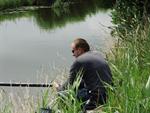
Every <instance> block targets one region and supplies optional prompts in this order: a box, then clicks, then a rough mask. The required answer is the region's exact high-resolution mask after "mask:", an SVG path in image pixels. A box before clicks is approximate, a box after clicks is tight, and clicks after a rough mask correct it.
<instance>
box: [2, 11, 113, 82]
mask: <svg viewBox="0 0 150 113" xmlns="http://www.w3.org/2000/svg"><path fill="white" fill-rule="evenodd" d="M110 15H111V13H110V11H109V10H108V11H106V10H101V9H98V8H97V9H93V10H92V11H86V10H83V11H82V10H81V11H76V10H73V9H70V10H66V9H65V10H64V11H58V10H51V9H48V8H47V9H44V8H43V9H36V10H28V11H17V12H13V13H10V14H3V15H0V82H10V81H12V82H34V83H36V82H44V79H45V78H46V77H48V78H49V81H51V80H53V79H55V78H56V76H61V75H62V74H61V73H62V71H63V72H66V73H67V72H68V70H69V67H70V65H71V64H72V62H73V60H74V58H73V56H72V53H71V49H70V43H71V42H72V41H73V40H74V39H75V38H78V37H81V38H85V39H86V40H87V41H88V42H89V44H90V45H91V46H92V48H93V49H99V50H101V51H103V52H107V51H108V50H110V48H111V47H112V44H113V42H112V40H113V38H112V37H111V36H110V30H109V29H108V28H107V27H108V26H112V23H111V17H110ZM41 78H42V79H41Z"/></svg>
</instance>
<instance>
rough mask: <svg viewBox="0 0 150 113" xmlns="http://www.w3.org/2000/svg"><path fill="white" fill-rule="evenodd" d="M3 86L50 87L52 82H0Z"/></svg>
mask: <svg viewBox="0 0 150 113" xmlns="http://www.w3.org/2000/svg"><path fill="white" fill-rule="evenodd" d="M0 86H3V87H52V86H53V85H52V84H35V83H4V82H0Z"/></svg>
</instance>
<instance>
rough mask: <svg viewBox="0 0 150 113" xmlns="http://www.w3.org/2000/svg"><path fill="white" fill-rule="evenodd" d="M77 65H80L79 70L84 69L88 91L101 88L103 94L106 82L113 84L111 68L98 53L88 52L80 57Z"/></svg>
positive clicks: (84, 80)
mask: <svg viewBox="0 0 150 113" xmlns="http://www.w3.org/2000/svg"><path fill="white" fill-rule="evenodd" d="M75 63H77V64H78V66H79V67H78V69H80V68H83V69H84V74H83V82H84V85H85V88H87V89H88V90H94V89H96V88H100V90H101V91H102V92H103V91H105V88H104V87H103V86H104V85H103V84H104V82H106V83H108V84H110V83H111V81H112V75H111V72H110V68H109V66H108V65H107V63H106V61H105V59H104V58H103V57H102V56H101V55H100V54H99V53H98V52H93V51H89V52H86V53H84V54H82V55H81V56H79V57H78V58H77V59H76V61H75ZM76 66H77V65H76Z"/></svg>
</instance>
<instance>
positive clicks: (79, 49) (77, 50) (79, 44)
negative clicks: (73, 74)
mask: <svg viewBox="0 0 150 113" xmlns="http://www.w3.org/2000/svg"><path fill="white" fill-rule="evenodd" d="M71 48H72V53H73V56H75V57H76V58H77V57H78V56H80V55H81V54H83V53H85V52H87V51H89V50H90V46H89V44H88V43H87V42H86V40H84V39H82V38H78V39H76V40H74V41H73V42H72V44H71Z"/></svg>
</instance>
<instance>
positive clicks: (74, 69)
mask: <svg viewBox="0 0 150 113" xmlns="http://www.w3.org/2000/svg"><path fill="white" fill-rule="evenodd" d="M80 69H81V65H80V63H79V62H77V61H75V62H74V63H73V64H72V65H71V68H70V71H69V78H68V79H67V81H66V82H65V83H64V84H63V85H62V87H61V90H65V89H66V88H67V86H68V85H72V84H73V82H74V80H75V79H76V78H77V75H79V74H78V72H79V71H80Z"/></svg>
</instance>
